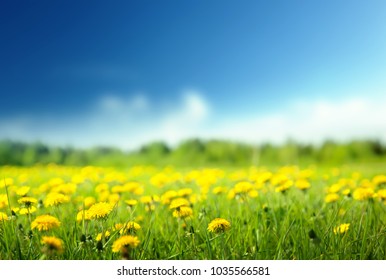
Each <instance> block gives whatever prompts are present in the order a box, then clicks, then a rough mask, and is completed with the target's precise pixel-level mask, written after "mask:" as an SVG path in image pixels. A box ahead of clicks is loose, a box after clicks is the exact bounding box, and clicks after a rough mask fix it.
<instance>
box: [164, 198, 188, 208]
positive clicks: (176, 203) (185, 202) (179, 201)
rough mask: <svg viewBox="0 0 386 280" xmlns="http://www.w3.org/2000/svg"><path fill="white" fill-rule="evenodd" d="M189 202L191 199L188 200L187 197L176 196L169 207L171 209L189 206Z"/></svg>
mask: <svg viewBox="0 0 386 280" xmlns="http://www.w3.org/2000/svg"><path fill="white" fill-rule="evenodd" d="M189 204H190V203H189V200H187V199H186V198H182V197H179V198H175V199H173V200H172V202H171V203H170V206H169V208H170V209H176V208H179V207H181V206H189Z"/></svg>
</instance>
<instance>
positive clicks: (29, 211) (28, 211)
mask: <svg viewBox="0 0 386 280" xmlns="http://www.w3.org/2000/svg"><path fill="white" fill-rule="evenodd" d="M36 211H37V209H36V207H35V206H30V207H28V208H21V209H20V210H19V215H29V214H32V213H35V212H36Z"/></svg>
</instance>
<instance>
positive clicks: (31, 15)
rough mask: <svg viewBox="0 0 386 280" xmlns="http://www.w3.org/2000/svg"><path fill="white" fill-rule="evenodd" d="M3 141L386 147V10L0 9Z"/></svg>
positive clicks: (354, 5) (65, 5) (163, 4)
mask: <svg viewBox="0 0 386 280" xmlns="http://www.w3.org/2000/svg"><path fill="white" fill-rule="evenodd" d="M0 38H1V44H0V94H1V100H0V104H1V110H0V139H13V140H22V141H28V142H31V141H42V142H44V143H48V144H53V145H72V146H78V147H89V146H95V145H108V146H118V147H121V148H123V149H133V148H137V147H139V146H140V145H142V144H145V143H147V142H151V141H155V140H164V141H166V142H167V143H169V144H171V145H173V144H176V143H178V142H179V141H181V140H183V139H186V138H190V137H202V138H205V139H211V138H216V139H219V138H221V139H232V140H237V141H244V142H250V143H259V142H265V141H272V142H283V141H285V140H286V139H288V138H291V139H295V140H298V141H303V142H320V141H323V140H324V139H327V138H329V139H336V140H349V139H352V138H377V139H382V140H386V113H384V111H385V109H384V108H385V107H386V78H385V77H386V1H383V0H379V1H371V0H369V1H353V0H346V1H344V0H340V1H336V0H323V1H322V0H320V1H306V0H303V1H287V0H282V1H279V0H276V1H274V0H261V1H255V0H254V1H224V0H221V1H220V0H214V1H208V0H205V1H197V0H196V1H183V0H180V1H166V0H165V1H156V0H154V1H146V0H141V1H139V0H138V1H1V3H0Z"/></svg>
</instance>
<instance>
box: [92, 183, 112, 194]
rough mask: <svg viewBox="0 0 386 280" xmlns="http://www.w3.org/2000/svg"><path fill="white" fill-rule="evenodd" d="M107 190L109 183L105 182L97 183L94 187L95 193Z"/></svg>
mask: <svg viewBox="0 0 386 280" xmlns="http://www.w3.org/2000/svg"><path fill="white" fill-rule="evenodd" d="M108 191H109V185H108V184H106V183H103V184H99V185H97V186H96V187H95V192H97V193H103V192H108Z"/></svg>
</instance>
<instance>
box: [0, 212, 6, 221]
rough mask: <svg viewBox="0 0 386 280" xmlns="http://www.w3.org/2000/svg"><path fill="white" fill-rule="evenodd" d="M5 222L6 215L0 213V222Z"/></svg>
mask: <svg viewBox="0 0 386 280" xmlns="http://www.w3.org/2000/svg"><path fill="white" fill-rule="evenodd" d="M7 220H8V216H7V214H5V213H4V212H0V222H1V221H7Z"/></svg>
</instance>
